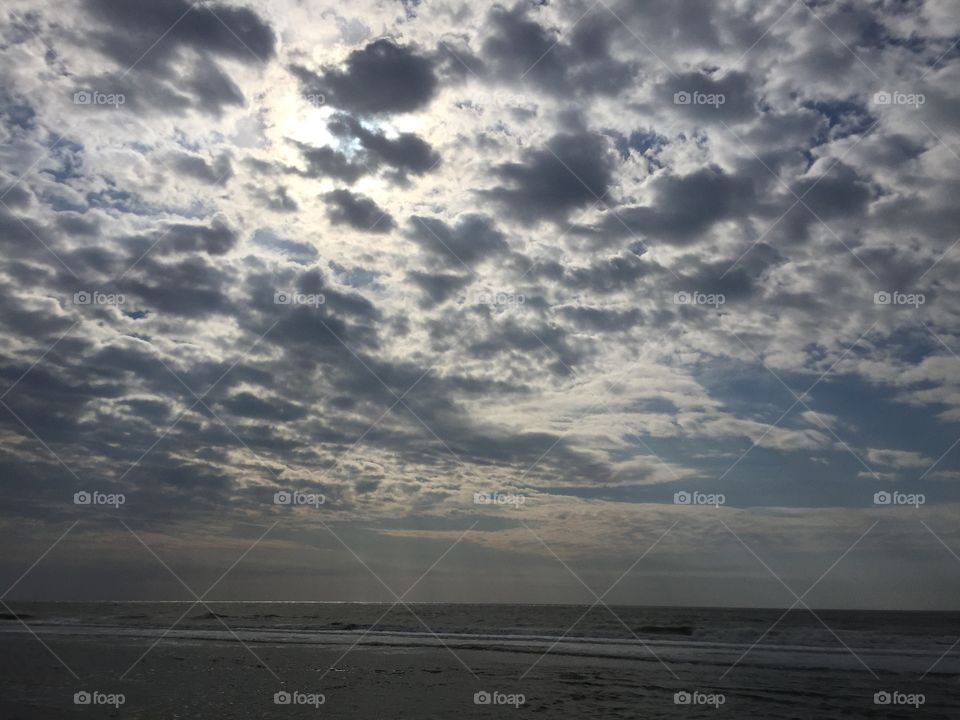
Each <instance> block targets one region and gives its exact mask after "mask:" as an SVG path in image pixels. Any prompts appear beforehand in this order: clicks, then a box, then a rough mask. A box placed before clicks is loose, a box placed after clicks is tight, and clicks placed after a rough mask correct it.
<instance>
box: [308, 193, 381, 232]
mask: <svg viewBox="0 0 960 720" xmlns="http://www.w3.org/2000/svg"><path fill="white" fill-rule="evenodd" d="M323 199H324V200H325V201H326V203H327V217H328V218H329V219H330V222H332V223H333V224H334V225H349V226H350V227H352V228H354V229H356V230H362V231H363V232H372V233H381V234H382V233H389V232H390V231H391V230H393V228H394V226H395V223H394V221H393V217H392V216H391V215H390V213H388V212H386V211H385V210H384V209H383V208H381V207H380V206H379V205H377V204H376V203H375V202H374V201H373V200H371V199H370V198H368V197H366V196H365V195H357V194H355V193H352V192H350V191H349V190H346V189H343V188H341V189H338V190H333V191H331V192H328V193H327V194H326V195H324V196H323Z"/></svg>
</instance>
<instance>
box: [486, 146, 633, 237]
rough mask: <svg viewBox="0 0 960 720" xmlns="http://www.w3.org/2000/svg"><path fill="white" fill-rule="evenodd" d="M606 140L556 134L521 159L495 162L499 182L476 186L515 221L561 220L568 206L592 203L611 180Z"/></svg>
mask: <svg viewBox="0 0 960 720" xmlns="http://www.w3.org/2000/svg"><path fill="white" fill-rule="evenodd" d="M613 169H614V159H613V155H612V153H611V151H610V148H609V145H608V142H607V139H606V138H604V137H603V136H601V135H596V134H592V133H588V132H581V133H575V134H573V133H570V134H566V133H565V134H559V135H555V136H554V137H552V138H551V139H550V140H549V141H548V142H547V144H546V146H545V147H544V148H543V149H537V150H528V151H526V152H525V153H524V155H523V159H522V161H521V162H507V163H501V164H500V165H497V166H495V167H494V168H493V174H494V175H495V176H496V177H497V178H498V179H499V180H501V181H502V182H504V183H506V184H505V185H502V186H499V187H495V188H493V189H489V190H483V191H481V194H482V195H483V196H485V197H488V198H490V199H492V200H494V201H495V202H497V203H498V204H500V205H501V206H502V207H503V209H504V211H505V212H506V213H507V214H509V215H510V216H511V217H513V218H515V219H517V220H519V221H520V222H522V223H524V224H526V225H531V224H533V223H535V222H537V221H539V220H551V221H553V222H556V223H562V222H564V221H565V220H566V219H567V216H568V214H569V212H570V211H571V210H575V209H581V208H584V207H587V206H589V205H592V204H595V203H598V202H599V200H600V199H602V198H604V196H605V195H606V194H607V191H608V189H609V188H610V184H611V182H612V180H613Z"/></svg>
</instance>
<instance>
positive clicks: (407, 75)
mask: <svg viewBox="0 0 960 720" xmlns="http://www.w3.org/2000/svg"><path fill="white" fill-rule="evenodd" d="M290 70H291V72H292V73H293V74H294V75H296V77H297V78H298V79H299V80H300V83H301V87H302V88H303V91H304V93H309V94H316V95H323V96H324V98H325V100H326V102H327V104H329V105H332V106H334V107H337V108H342V109H344V110H348V111H350V112H354V113H358V114H361V115H363V114H377V113H400V112H411V111H413V110H418V109H420V108H422V107H425V106H426V105H427V104H428V103H429V102H430V100H431V98H433V96H434V94H435V93H436V90H437V78H436V76H435V75H434V71H433V65H432V63H431V61H430V59H429V58H427V57H425V56H423V55H420V54H418V53H417V51H416V49H415V48H411V47H407V46H401V45H396V44H394V42H393V41H392V40H389V39H386V38H384V39H381V40H376V41H375V42H372V43H370V44H369V45H367V46H366V47H365V48H363V49H362V50H354V51H353V52H352V53H350V55H349V56H348V57H347V60H346V62H345V63H344V66H343V69H339V68H335V67H326V68H324V69H323V71H322V72H320V73H319V74H317V73H314V72H312V71H310V70H308V69H306V68H304V67H302V66H298V65H295V66H293V67H291V68H290Z"/></svg>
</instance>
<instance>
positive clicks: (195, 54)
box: [76, 0, 276, 116]
mask: <svg viewBox="0 0 960 720" xmlns="http://www.w3.org/2000/svg"><path fill="white" fill-rule="evenodd" d="M85 7H86V8H87V10H88V13H89V15H90V17H91V18H92V19H93V20H94V21H95V22H96V23H97V24H96V25H95V26H94V27H93V29H92V30H90V31H89V32H88V33H87V34H86V35H84V37H83V40H84V42H91V43H92V44H93V45H94V46H95V47H96V48H97V49H98V50H99V51H100V52H101V53H103V54H104V55H106V56H107V57H109V58H110V59H111V60H113V61H114V62H115V63H116V65H117V66H119V67H120V68H122V72H121V74H119V75H118V74H115V73H106V74H101V75H96V76H88V77H78V78H77V79H76V82H77V87H76V89H77V90H82V89H94V90H97V91H100V92H104V93H117V94H122V95H123V96H124V98H125V103H124V105H123V108H124V109H126V110H132V111H147V110H153V111H155V112H161V113H164V114H182V113H183V112H184V111H186V110H187V109H189V108H195V109H197V110H199V111H201V112H205V113H208V114H211V115H214V116H219V115H221V114H222V113H223V111H224V110H225V109H226V108H227V107H229V106H242V105H243V104H244V96H243V92H242V91H241V90H240V88H239V87H238V86H237V84H236V83H235V82H234V81H233V79H232V78H231V77H230V76H229V75H227V74H226V73H225V72H224V71H223V69H221V67H220V66H219V64H218V63H217V62H216V59H217V58H223V59H228V60H231V61H239V62H243V63H247V64H255V63H258V62H264V63H266V62H269V61H270V60H271V59H272V58H273V57H274V56H275V54H276V37H275V35H274V32H273V30H272V29H271V27H270V26H269V25H268V24H267V23H266V22H265V21H264V20H263V19H262V18H261V17H260V16H259V15H258V14H257V13H256V12H254V11H253V10H251V9H249V8H243V7H233V6H229V5H222V4H210V5H198V4H192V5H191V4H190V3H188V2H186V1H185V0H156V1H154V0H129V1H128V0H86V2H85ZM95 109H96V108H93V107H88V108H87V110H95Z"/></svg>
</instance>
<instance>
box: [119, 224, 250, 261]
mask: <svg viewBox="0 0 960 720" xmlns="http://www.w3.org/2000/svg"><path fill="white" fill-rule="evenodd" d="M138 242H139V244H141V245H142V244H144V243H145V242H147V240H146V239H141V240H139V241H138ZM149 243H150V244H149V245H148V246H147V247H152V248H153V249H152V250H151V252H152V253H155V254H157V255H169V254H173V253H187V252H205V253H207V254H209V255H223V254H225V253H227V252H229V251H230V250H231V249H232V248H233V247H234V245H236V244H237V233H236V231H235V230H233V228H231V227H230V226H229V225H227V224H226V223H225V222H223V221H222V220H219V219H216V220H213V221H212V222H211V223H210V224H209V225H192V224H187V223H175V224H173V225H168V226H166V227H165V228H162V229H160V230H157V231H156V232H155V233H154V236H153V237H151V238H149Z"/></svg>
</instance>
